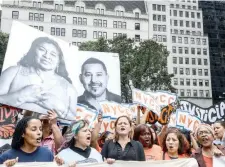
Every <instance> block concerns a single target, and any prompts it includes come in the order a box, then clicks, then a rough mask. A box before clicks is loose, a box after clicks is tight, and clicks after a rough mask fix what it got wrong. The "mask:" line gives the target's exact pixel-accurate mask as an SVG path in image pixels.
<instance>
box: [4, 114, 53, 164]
mask: <svg viewBox="0 0 225 167" xmlns="http://www.w3.org/2000/svg"><path fill="white" fill-rule="evenodd" d="M41 138H42V124H41V121H40V120H39V119H37V118H34V117H24V118H23V119H21V120H20V121H19V122H18V124H17V126H16V128H15V132H14V134H13V138H12V144H11V147H12V149H10V150H8V151H6V152H4V153H3V154H2V155H0V164H3V163H4V164H5V165H6V166H7V167H8V166H13V165H14V164H15V163H17V162H52V161H53V160H54V157H53V154H52V152H51V151H50V150H48V149H47V148H44V147H40V145H41Z"/></svg>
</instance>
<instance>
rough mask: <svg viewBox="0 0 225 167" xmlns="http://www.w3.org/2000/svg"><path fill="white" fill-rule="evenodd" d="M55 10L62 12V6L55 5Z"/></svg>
mask: <svg viewBox="0 0 225 167" xmlns="http://www.w3.org/2000/svg"><path fill="white" fill-rule="evenodd" d="M55 9H56V10H63V4H55Z"/></svg>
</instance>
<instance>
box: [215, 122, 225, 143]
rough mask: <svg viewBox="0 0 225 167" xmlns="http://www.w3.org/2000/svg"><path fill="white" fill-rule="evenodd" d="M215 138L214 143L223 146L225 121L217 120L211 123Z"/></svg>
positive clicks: (224, 141)
mask: <svg viewBox="0 0 225 167" xmlns="http://www.w3.org/2000/svg"><path fill="white" fill-rule="evenodd" d="M213 128H214V134H215V138H216V140H215V141H214V143H215V144H217V145H221V146H225V121H217V122H215V123H214V125H213Z"/></svg>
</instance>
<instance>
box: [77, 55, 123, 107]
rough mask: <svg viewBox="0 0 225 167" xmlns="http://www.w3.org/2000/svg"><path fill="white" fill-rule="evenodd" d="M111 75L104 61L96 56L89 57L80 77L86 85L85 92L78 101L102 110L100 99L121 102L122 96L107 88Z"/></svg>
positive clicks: (84, 85) (83, 65)
mask: <svg viewBox="0 0 225 167" xmlns="http://www.w3.org/2000/svg"><path fill="white" fill-rule="evenodd" d="M109 77H110V76H109V73H108V70H107V67H106V65H105V64H104V62H103V61H101V60H100V59H97V58H94V57H90V58H88V59H87V60H86V61H85V62H84V63H83V64H82V66H81V74H80V76H79V79H80V82H81V83H82V85H83V87H84V92H83V94H82V95H81V96H79V97H78V103H81V104H84V105H86V106H88V107H90V108H92V109H96V110H100V105H99V102H100V101H104V100H108V101H114V102H117V103H120V102H121V97H120V96H119V95H117V94H115V93H113V92H111V91H109V90H108V88H107V86H108V81H109Z"/></svg>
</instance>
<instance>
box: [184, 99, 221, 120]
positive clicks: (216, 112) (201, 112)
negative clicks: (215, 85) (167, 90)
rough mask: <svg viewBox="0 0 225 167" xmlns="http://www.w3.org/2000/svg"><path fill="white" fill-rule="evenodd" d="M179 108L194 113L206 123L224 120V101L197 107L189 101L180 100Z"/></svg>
mask: <svg viewBox="0 0 225 167" xmlns="http://www.w3.org/2000/svg"><path fill="white" fill-rule="evenodd" d="M180 109H181V110H184V111H188V112H189V113H190V114H191V115H195V116H197V117H199V118H200V119H201V121H202V122H204V123H206V124H213V123H214V122H216V121H219V120H225V102H220V103H218V104H216V105H213V106H211V107H208V108H202V107H199V106H198V105H196V104H193V103H191V102H189V101H185V100H182V101H180Z"/></svg>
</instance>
